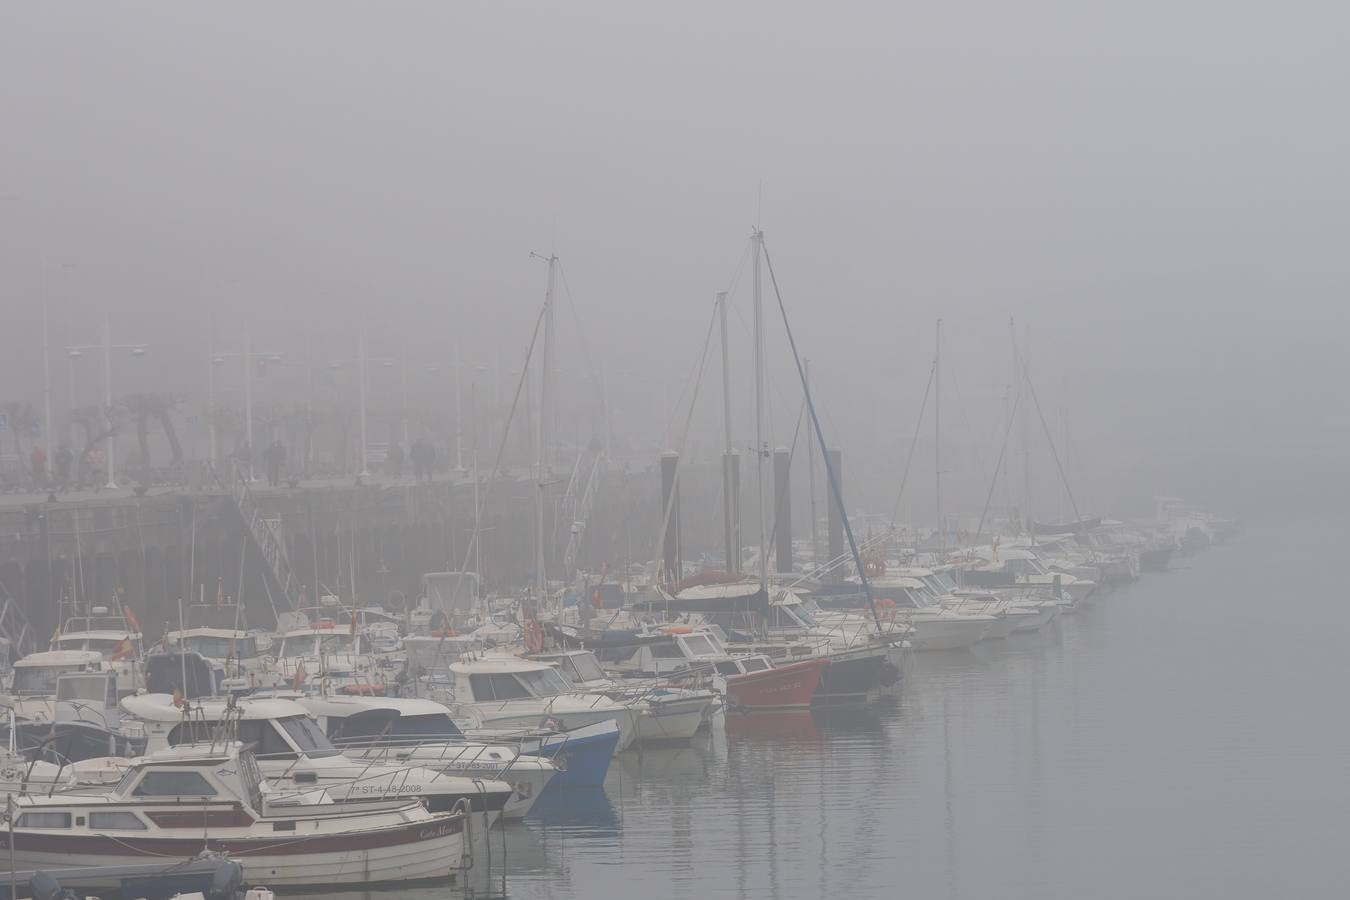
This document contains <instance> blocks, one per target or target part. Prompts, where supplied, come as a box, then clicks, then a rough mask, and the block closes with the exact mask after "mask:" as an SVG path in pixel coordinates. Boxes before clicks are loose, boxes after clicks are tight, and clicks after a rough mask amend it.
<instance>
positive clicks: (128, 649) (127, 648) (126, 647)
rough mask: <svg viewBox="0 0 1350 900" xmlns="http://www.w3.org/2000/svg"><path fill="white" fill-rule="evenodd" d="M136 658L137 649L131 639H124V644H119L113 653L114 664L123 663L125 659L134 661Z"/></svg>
mask: <svg viewBox="0 0 1350 900" xmlns="http://www.w3.org/2000/svg"><path fill="white" fill-rule="evenodd" d="M135 656H136V648H135V646H133V645H132V643H131V638H129V637H124V638H122V643H120V644H118V645H117V649H116V650H114V651H113V655H112V659H113V662H121V661H122V660H125V659H132V658H134V657H135Z"/></svg>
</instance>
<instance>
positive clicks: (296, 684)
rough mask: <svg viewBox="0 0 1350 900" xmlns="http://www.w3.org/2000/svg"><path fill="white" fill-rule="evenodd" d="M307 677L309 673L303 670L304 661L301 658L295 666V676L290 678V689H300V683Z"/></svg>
mask: <svg viewBox="0 0 1350 900" xmlns="http://www.w3.org/2000/svg"><path fill="white" fill-rule="evenodd" d="M307 677H309V673H307V672H306V671H305V661H304V660H303V659H302V660H300V664H299V665H298V666H296V667H295V677H294V678H292V679H291V690H293V691H298V690H300V685H302V684H304V683H305V679H306V678H307Z"/></svg>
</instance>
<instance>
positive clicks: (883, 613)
mask: <svg viewBox="0 0 1350 900" xmlns="http://www.w3.org/2000/svg"><path fill="white" fill-rule="evenodd" d="M875 605H876V608H877V616H878V617H879V618H882V619H885V620H886V621H887V622H893V621H895V601H894V600H892V599H891V598H890V597H882V598H881V599H880V600H877V601H876V604H875Z"/></svg>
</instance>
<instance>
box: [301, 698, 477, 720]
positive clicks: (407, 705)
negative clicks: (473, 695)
mask: <svg viewBox="0 0 1350 900" xmlns="http://www.w3.org/2000/svg"><path fill="white" fill-rule="evenodd" d="M299 702H300V704H301V705H302V706H304V707H305V708H306V709H308V710H309V711H310V712H312V713H314V714H315V715H317V716H334V717H338V718H341V717H344V716H352V715H356V714H357V713H359V712H366V711H367V710H372V709H388V710H393V711H395V712H397V713H398V714H399V715H401V716H435V715H441V716H449V715H450V710H448V709H446V708H445V707H444V706H443V705H441V704H440V703H437V702H436V701H435V700H423V699H419V698H416V697H360V696H347V695H341V696H336V697H334V696H324V695H320V694H313V695H308V696H305V697H304V699H303V700H301V701H299Z"/></svg>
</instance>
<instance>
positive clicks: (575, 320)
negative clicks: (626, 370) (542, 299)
mask: <svg viewBox="0 0 1350 900" xmlns="http://www.w3.org/2000/svg"><path fill="white" fill-rule="evenodd" d="M558 275H559V277H560V278H561V279H562V286H563V293H564V294H566V295H567V308H568V310H569V311H570V312H571V313H572V324H574V325H576V327H577V338H578V339H579V340H580V341H581V352H582V355H583V357H584V358H585V360H586V370H587V371H588V372H590V373H591V381H593V382H594V383H595V388H596V390H597V391H599V392H600V393H601V396H603V395H604V390H605V388H604V383H603V382H602V381H601V379H600V373H599V372H597V371H596V370H595V366H594V365H593V364H592V360H593V359H594V357H593V356H592V354H591V348H590V345H589V344H588V343H587V342H586V330H585V329H584V328H582V327H581V315H580V314H579V313H578V312H577V302H576V300H575V299H574V298H573V297H572V288H571V286H570V285H568V283H567V273H566V272H565V271H563V264H562V260H558Z"/></svg>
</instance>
